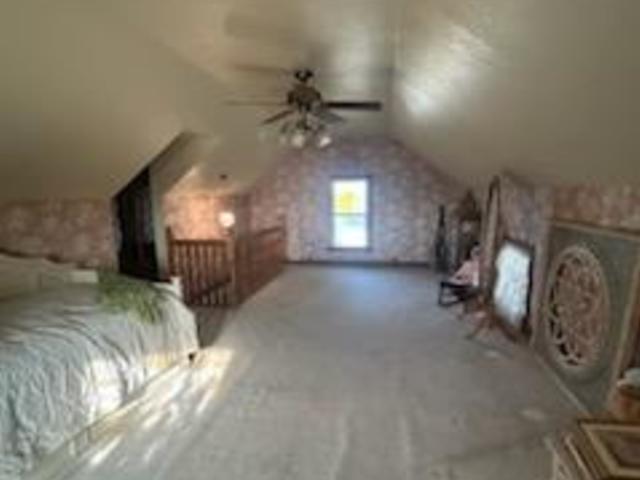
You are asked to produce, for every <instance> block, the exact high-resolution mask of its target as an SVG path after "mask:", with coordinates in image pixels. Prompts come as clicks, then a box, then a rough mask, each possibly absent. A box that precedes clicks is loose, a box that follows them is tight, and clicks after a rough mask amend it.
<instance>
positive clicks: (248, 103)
mask: <svg viewBox="0 0 640 480" xmlns="http://www.w3.org/2000/svg"><path fill="white" fill-rule="evenodd" d="M224 104H225V105H229V106H232V107H286V106H287V104H286V103H285V102H283V101H279V100H228V101H226V102H224Z"/></svg>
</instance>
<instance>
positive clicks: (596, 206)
mask: <svg viewBox="0 0 640 480" xmlns="http://www.w3.org/2000/svg"><path fill="white" fill-rule="evenodd" d="M553 213H554V218H557V219H559V220H567V221H574V222H580V223H586V224H589V225H594V226H600V227H604V228H614V229H622V230H630V231H634V232H639V231H640V187H637V186H636V187H634V186H630V185H625V186H615V187H603V186H585V185H579V186H572V187H558V188H555V189H554V193H553Z"/></svg>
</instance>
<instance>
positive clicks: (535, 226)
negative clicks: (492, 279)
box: [481, 173, 551, 336]
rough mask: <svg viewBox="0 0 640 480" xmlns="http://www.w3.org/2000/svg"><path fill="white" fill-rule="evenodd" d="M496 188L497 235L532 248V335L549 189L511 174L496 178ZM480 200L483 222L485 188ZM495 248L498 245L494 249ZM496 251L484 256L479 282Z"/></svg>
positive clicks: (542, 265) (544, 251)
mask: <svg viewBox="0 0 640 480" xmlns="http://www.w3.org/2000/svg"><path fill="white" fill-rule="evenodd" d="M497 180H498V182H499V188H500V217H499V220H498V221H499V228H500V229H501V231H500V232H499V233H500V234H501V235H504V236H506V237H508V238H509V239H511V240H515V241H518V242H521V243H524V244H526V245H529V246H530V247H532V248H533V251H534V255H535V258H534V265H533V285H532V292H531V304H530V306H531V311H530V318H529V326H530V327H531V329H532V331H533V336H535V335H536V326H537V324H538V318H539V305H540V300H541V298H542V295H543V287H544V277H545V271H546V262H547V261H546V258H547V238H548V235H549V220H550V217H551V199H550V193H549V189H547V188H545V187H541V186H538V185H533V184H530V183H528V182H526V181H525V180H522V179H520V178H518V177H516V176H514V175H512V174H509V173H503V174H501V175H499V176H498V177H497ZM481 196H482V197H483V200H482V202H483V210H484V218H485V219H486V218H487V212H486V203H487V196H488V186H487V187H486V188H485V191H484V192H483V193H482V194H481ZM496 248H499V245H497V246H496ZM496 254H497V251H494V252H487V251H485V253H484V255H485V256H489V258H488V259H486V261H485V262H483V278H487V275H488V272H487V270H486V269H487V268H491V266H492V265H493V263H494V261H495V255H496Z"/></svg>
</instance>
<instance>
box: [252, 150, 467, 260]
mask: <svg viewBox="0 0 640 480" xmlns="http://www.w3.org/2000/svg"><path fill="white" fill-rule="evenodd" d="M340 176H366V177H368V178H370V180H371V189H372V205H371V208H372V217H373V218H372V220H373V221H372V232H371V233H372V242H371V243H372V245H371V249H369V250H363V251H336V250H333V249H331V248H330V247H331V214H330V212H331V208H330V184H331V183H330V182H331V179H332V178H334V177H340ZM462 194H463V191H462V189H461V188H460V187H459V186H458V185H457V184H455V183H453V182H452V181H450V180H449V179H447V178H445V177H443V176H442V175H440V174H438V173H437V172H435V171H434V170H433V169H432V167H431V166H430V165H429V163H428V162H427V161H425V160H424V159H422V158H419V157H416V156H414V155H412V154H411V153H410V152H408V151H407V150H405V149H404V148H402V147H401V146H400V145H399V144H397V143H395V142H392V141H389V140H386V139H384V138H377V137H375V138H363V139H358V140H349V141H343V142H341V143H339V144H336V145H334V146H332V147H330V148H328V149H326V150H322V151H318V150H308V151H301V152H299V151H294V152H289V153H287V154H285V157H284V158H283V159H282V160H281V161H280V162H279V163H278V164H276V165H275V167H274V169H273V170H271V171H270V172H269V173H268V174H267V175H266V176H265V177H263V178H261V179H260V180H259V182H258V184H257V185H256V186H255V188H254V189H253V190H252V191H251V192H250V198H251V202H250V203H251V223H252V227H253V228H256V229H259V228H265V227H270V226H273V225H277V224H278V223H280V222H281V221H282V219H284V221H285V222H286V224H287V230H288V236H289V240H288V247H287V250H288V257H289V259H291V260H296V261H309V260H310V261H334V260H350V261H379V262H402V263H405V262H406V263H426V262H428V263H432V261H433V256H434V241H435V236H436V228H437V224H438V208H439V206H440V205H445V206H447V211H448V213H451V211H452V209H453V205H454V203H455V202H457V201H459V200H460V198H461V196H462ZM449 224H450V225H451V222H450V223H449Z"/></svg>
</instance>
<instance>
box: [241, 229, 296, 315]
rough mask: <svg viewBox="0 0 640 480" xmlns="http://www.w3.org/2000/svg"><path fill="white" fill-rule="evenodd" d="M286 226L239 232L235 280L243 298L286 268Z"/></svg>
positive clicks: (245, 298)
mask: <svg viewBox="0 0 640 480" xmlns="http://www.w3.org/2000/svg"><path fill="white" fill-rule="evenodd" d="M286 242H287V237H286V230H285V228H284V227H273V228H267V229H264V230H260V231H257V232H252V233H249V234H246V235H239V236H238V237H236V238H235V240H234V247H233V252H234V262H233V266H234V284H235V288H234V289H235V296H236V301H237V302H239V303H240V302H243V301H245V300H247V299H248V298H249V297H251V296H252V295H254V294H255V293H256V292H257V291H258V290H260V289H262V288H263V287H264V286H265V285H267V284H268V283H269V282H271V281H272V280H273V279H274V278H275V277H277V276H278V275H279V274H280V273H281V272H282V270H283V268H284V262H285V256H286Z"/></svg>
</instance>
